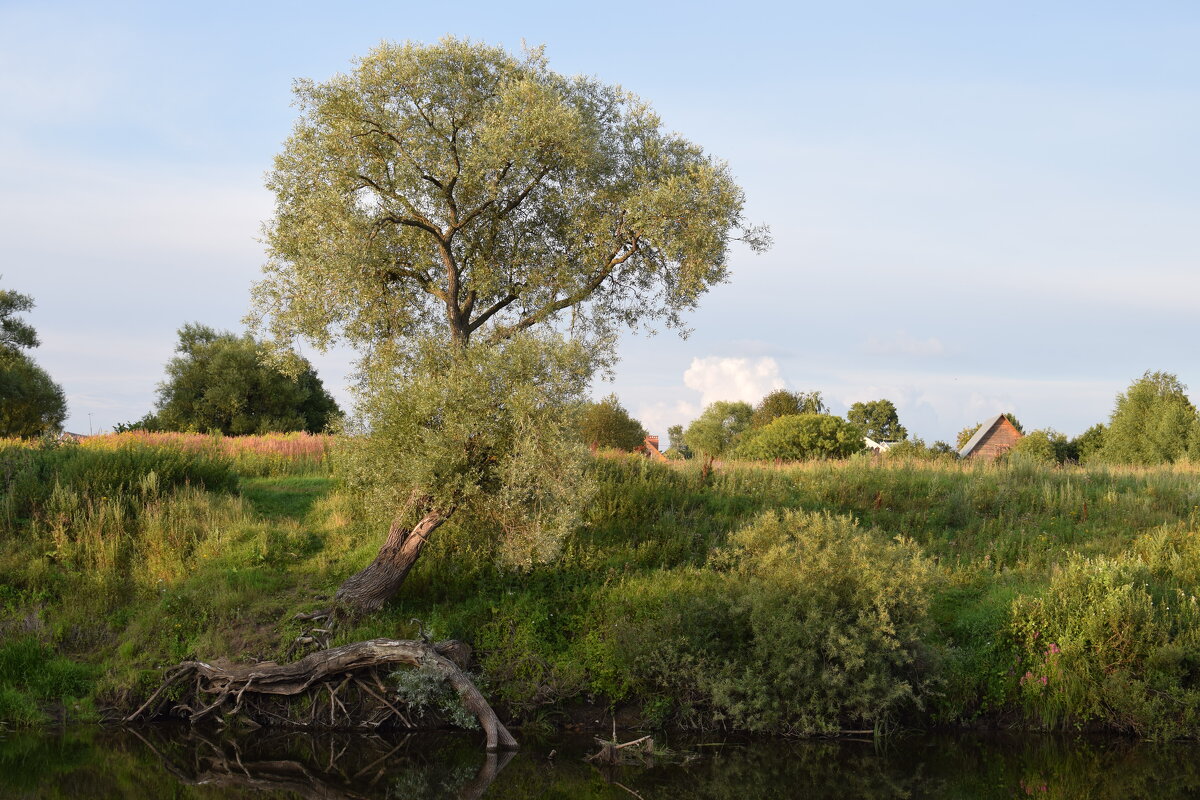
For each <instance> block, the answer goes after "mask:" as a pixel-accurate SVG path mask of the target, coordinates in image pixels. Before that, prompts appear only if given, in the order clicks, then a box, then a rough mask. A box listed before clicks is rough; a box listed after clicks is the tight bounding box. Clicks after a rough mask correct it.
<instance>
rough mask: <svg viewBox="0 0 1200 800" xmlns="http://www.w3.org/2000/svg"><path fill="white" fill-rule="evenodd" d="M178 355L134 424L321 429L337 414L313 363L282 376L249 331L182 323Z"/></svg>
mask: <svg viewBox="0 0 1200 800" xmlns="http://www.w3.org/2000/svg"><path fill="white" fill-rule="evenodd" d="M175 352H176V353H178V354H179V355H177V356H176V357H175V358H172V359H171V360H170V361H168V362H167V379H166V380H165V381H164V382H163V383H161V384H160V385H159V388H158V402H157V408H156V411H155V412H154V413H153V414H151V415H149V416H148V417H146V418H145V419H143V420H142V421H141V422H140V423H138V427H144V428H148V429H151V430H164V431H200V432H203V433H216V432H220V433H223V434H225V435H228V436H243V435H248V434H259V433H269V432H287V431H308V432H309V433H318V432H320V431H322V430H325V429H326V428H327V427H328V426H329V424H330V422H332V421H333V420H334V419H335V418H336V417H337V416H338V414H339V411H338V407H337V403H336V402H334V400H333V398H332V397H330V396H329V393H328V392H326V391H325V387H324V386H323V385H322V383H321V379H320V378H318V377H317V375H316V373H315V372H314V371H313V369H312V366H311V365H310V364H309V363H308V362H307V361H306V360H304V359H301V358H299V357H298V356H296V359H297V366H298V369H295V370H293V371H292V372H291V373H290V374H284V373H283V372H281V371H280V369H279V367H278V366H275V365H274V364H272V363H270V362H269V358H270V356H271V354H270V353H269V352H268V350H267V348H265V347H264V346H263V345H261V344H259V343H258V342H256V341H255V340H254V338H253V337H251V336H249V335H245V336H237V335H235V334H233V333H229V332H223V333H218V332H217V331H215V330H213V329H212V328H209V327H207V326H205V325H199V324H195V323H189V324H187V325H184V326H183V327H182V328H180V329H179V344H178V345H176V347H175Z"/></svg>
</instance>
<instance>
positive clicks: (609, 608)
mask: <svg viewBox="0 0 1200 800" xmlns="http://www.w3.org/2000/svg"><path fill="white" fill-rule="evenodd" d="M932 579H933V569H932V566H931V564H930V562H928V561H927V560H926V559H925V558H924V557H923V556H922V555H921V554H920V552H919V550H918V549H917V548H916V546H915V545H913V544H912V543H911V542H908V541H904V540H898V541H887V540H886V538H884V537H883V536H882V535H881V534H879V533H878V532H877V531H867V530H862V529H860V528H859V527H858V526H857V525H856V524H855V523H854V521H853V520H852V519H850V518H848V517H839V516H832V515H829V514H820V513H807V512H801V511H789V512H785V513H782V514H778V513H774V512H768V513H766V514H764V515H762V516H761V517H759V519H758V520H757V521H755V522H754V523H753V524H751V525H749V526H747V527H745V528H743V529H742V530H740V531H738V532H737V533H735V534H733V535H732V536H731V537H730V545H729V547H728V548H726V549H724V550H723V551H721V552H720V553H719V554H718V555H717V556H715V557H714V561H713V564H712V568H711V569H708V570H699V569H683V570H676V571H672V572H666V573H660V574H657V575H648V576H641V577H637V578H632V579H628V580H626V581H623V582H621V583H620V584H617V585H615V586H612V587H610V588H609V589H608V590H607V591H605V592H603V593H602V594H601V595H600V596H599V597H598V599H597V603H596V605H595V607H594V615H595V618H596V619H597V621H598V624H597V626H596V628H595V630H594V631H593V632H592V633H591V635H590V636H589V637H588V640H587V644H586V647H585V650H586V652H585V655H584V658H585V659H587V660H588V661H589V662H590V663H589V666H590V668H591V674H592V676H593V681H594V686H595V688H596V689H597V690H598V691H603V692H605V693H608V694H610V695H611V696H613V697H614V698H615V699H621V698H623V697H626V696H643V697H646V696H652V695H656V694H666V695H667V696H669V697H672V698H675V700H676V702H677V703H678V704H679V707H678V708H677V709H676V712H677V715H678V716H679V717H680V719H681V721H684V722H686V723H690V724H697V723H703V722H707V723H708V724H725V725H729V726H730V727H733V728H737V729H741V730H747V731H772V732H780V733H788V734H814V733H823V732H830V731H836V730H838V729H841V728H844V727H847V726H855V727H859V726H864V725H865V726H868V727H870V726H876V725H887V724H889V723H890V722H891V721H892V720H894V719H895V718H896V716H897V715H898V714H900V713H902V712H903V711H904V710H905V709H906V708H908V707H912V706H914V705H919V704H920V703H921V701H922V700H923V698H924V695H925V694H926V693H927V690H928V689H929V675H930V671H928V670H926V671H925V672H924V673H922V671H921V670H919V669H918V668H917V661H918V660H919V659H920V658H921V656H922V646H921V644H920V643H921V640H922V638H923V637H924V636H925V635H926V634H927V633H928V630H927V628H928V622H927V608H928V603H929V591H930V586H931V582H932ZM705 716H707V720H706V719H705Z"/></svg>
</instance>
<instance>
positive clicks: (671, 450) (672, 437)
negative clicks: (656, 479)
mask: <svg viewBox="0 0 1200 800" xmlns="http://www.w3.org/2000/svg"><path fill="white" fill-rule="evenodd" d="M667 439H668V440H669V441H670V443H671V446H670V447H668V448H667V449H666V450H665V451H663V455H664V456H666V457H667V458H684V459H686V458H691V457H692V448H690V447H688V446H687V442H685V441H684V440H683V426H682V425H672V426H670V427H669V428H667Z"/></svg>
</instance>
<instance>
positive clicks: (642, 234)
mask: <svg viewBox="0 0 1200 800" xmlns="http://www.w3.org/2000/svg"><path fill="white" fill-rule="evenodd" d="M296 97H297V102H298V104H299V106H300V108H301V109H302V114H301V116H300V119H299V120H298V121H297V122H296V125H295V130H294V132H293V134H292V136H291V138H289V139H288V141H287V144H286V145H285V147H284V150H283V152H282V153H281V154H280V155H279V156H278V157H277V158H276V160H275V169H274V170H273V171H272V172H271V174H270V176H269V180H268V186H269V187H270V188H271V190H272V191H273V192H274V193H275V196H276V211H275V217H274V219H273V220H272V221H271V223H270V224H269V225H268V227H267V244H268V247H269V252H270V256H271V258H270V262H269V263H268V265H267V266H266V268H265V272H266V276H265V278H264V279H263V280H262V281H261V282H260V283H259V284H258V285H257V286H256V287H255V290H254V296H255V302H256V314H255V318H256V319H257V320H258V321H259V322H260V323H263V324H266V325H267V326H268V327H269V329H270V330H271V331H272V332H273V333H275V334H276V338H277V339H279V340H285V341H286V340H288V339H290V338H291V337H293V336H295V335H300V336H304V337H307V338H308V339H310V340H311V341H313V342H315V343H316V344H318V345H320V346H325V345H328V344H330V343H331V342H332V341H334V340H337V339H344V340H345V341H347V342H349V343H350V344H351V345H353V346H355V347H358V348H359V349H360V350H361V351H362V352H363V355H364V357H365V358H366V359H367V360H366V362H364V366H366V367H368V368H370V366H371V364H372V363H373V362H375V361H377V360H380V359H382V360H383V362H384V363H385V364H386V363H389V362H391V361H392V360H393V359H394V358H399V361H400V363H401V364H402V365H403V364H405V363H407V359H408V358H409V354H406V352H405V350H406V343H408V342H412V341H415V340H416V339H417V338H419V337H423V336H428V335H435V336H437V337H439V338H443V339H444V340H446V341H447V343H449V342H451V341H452V342H454V343H457V344H458V345H459V346H464V345H465V344H466V343H468V342H469V341H473V340H482V341H483V342H485V343H492V344H494V343H496V342H499V341H502V340H504V339H505V338H507V337H509V336H512V335H513V334H515V333H517V332H519V331H522V330H527V329H529V328H532V327H534V326H537V325H541V324H545V323H550V324H553V325H562V326H566V328H567V329H568V330H569V332H570V333H571V334H572V335H573V336H574V337H575V338H584V337H591V338H592V340H593V341H595V342H597V343H603V344H605V345H609V344H611V342H610V341H609V340H608V337H609V336H610V335H611V334H612V333H613V331H614V328H615V327H616V326H618V325H622V324H623V325H629V326H634V327H636V326H638V325H639V324H641V323H644V322H647V321H649V320H652V319H659V320H663V321H665V322H666V323H667V324H668V325H679V324H681V323H682V318H681V314H682V313H683V312H685V311H687V310H690V309H691V308H693V307H694V306H695V304H696V302H697V300H698V299H699V297H700V296H701V295H702V294H703V293H704V292H705V291H706V290H707V289H708V287H709V286H711V285H712V284H713V283H716V282H719V281H721V280H723V279H724V277H725V270H726V265H725V262H726V251H727V248H728V245H729V243H730V241H731V239H732V238H734V237H735V236H737V237H739V238H741V239H742V240H743V241H746V242H747V243H749V244H750V245H751V246H752V247H755V248H761V247H764V246H766V243H767V239H766V235H765V232H764V231H763V230H762V229H759V228H754V227H752V226H749V225H747V224H746V222H745V220H744V218H743V215H742V205H743V196H742V191H741V189H740V188H738V186H737V185H736V184H735V183H734V181H733V179H732V177H731V176H730V174H729V170H728V168H727V167H726V165H725V164H723V163H721V162H719V161H716V160H714V159H712V158H711V157H709V156H707V155H705V154H704V152H703V150H701V148H699V147H698V146H696V145H694V144H692V143H691V142H688V141H686V140H685V139H683V138H681V137H679V136H677V135H675V134H671V133H668V132H666V131H665V130H664V129H663V126H662V124H661V122H660V121H659V119H658V117H657V116H656V115H655V114H654V113H653V111H651V109H650V107H649V106H648V105H647V104H646V103H645V102H643V101H641V100H639V99H638V98H637V97H635V96H633V95H631V94H629V93H627V92H624V91H622V90H620V89H618V88H615V87H611V86H606V85H604V84H602V83H600V82H598V81H596V80H594V79H591V78H582V77H576V78H567V77H564V76H561V75H558V74H557V73H555V72H553V71H551V70H550V69H549V68H548V66H547V64H546V61H545V59H544V58H543V57H542V54H541V52H540V51H537V50H535V51H531V52H528V53H526V55H525V57H524V58H522V59H518V58H515V57H513V56H511V55H509V54H508V53H506V52H505V51H504V50H502V49H500V48H495V47H489V46H486V45H482V44H476V43H471V42H467V41H462V40H457V39H453V38H447V39H443V40H442V41H441V42H439V43H438V44H436V45H431V46H424V45H418V44H411V43H408V44H399V45H397V44H390V43H385V44H382V45H380V46H379V47H377V48H376V49H375V50H373V51H371V52H370V53H369V54H368V55H367V56H366V57H365V58H363V59H361V60H360V61H358V63H357V65H356V68H355V69H354V70H353V72H351V73H350V74H347V75H338V76H336V77H334V78H332V79H331V80H329V81H327V82H325V83H315V82H313V81H298V82H297V84H296ZM564 315H565V316H564Z"/></svg>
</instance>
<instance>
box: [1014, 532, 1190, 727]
mask: <svg viewBox="0 0 1200 800" xmlns="http://www.w3.org/2000/svg"><path fill="white" fill-rule="evenodd" d="M1198 576H1200V540H1198V538H1197V536H1196V534H1195V533H1192V532H1188V533H1183V532H1179V531H1172V530H1166V529H1163V530H1158V531H1154V532H1151V533H1148V534H1144V535H1143V536H1141V537H1139V538H1138V539H1137V540H1136V541H1135V542H1134V546H1133V548H1132V549H1131V550H1130V551H1128V552H1126V553H1123V554H1121V555H1118V556H1116V557H1098V558H1083V557H1074V558H1072V559H1071V560H1070V561H1069V562H1068V563H1067V564H1066V566H1064V567H1063V568H1062V569H1061V570H1059V571H1058V572H1056V573H1055V574H1054V575H1053V576H1052V578H1051V580H1050V585H1049V587H1048V588H1047V589H1046V590H1045V592H1044V593H1043V594H1041V595H1037V596H1025V597H1020V598H1018V599H1017V600H1016V601H1015V602H1014V603H1013V609H1012V632H1013V635H1014V637H1015V638H1016V640H1017V642H1018V645H1019V647H1020V651H1021V654H1022V656H1023V663H1022V666H1023V667H1024V668H1025V672H1024V675H1023V676H1022V678H1021V686H1022V690H1023V691H1022V700H1023V704H1024V706H1025V707H1026V708H1027V709H1028V710H1029V711H1030V713H1032V714H1033V715H1035V717H1036V718H1038V719H1040V721H1041V722H1042V723H1043V724H1044V725H1046V726H1047V727H1086V726H1103V727H1106V728H1112V729H1116V730H1120V731H1124V732H1128V733H1133V734H1136V735H1138V736H1142V737H1148V738H1174V737H1178V736H1184V735H1195V733H1196V731H1197V729H1198V727H1200V603H1198V600H1197V596H1196V594H1197V591H1198V590H1197V586H1196V580H1197V577H1198Z"/></svg>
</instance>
